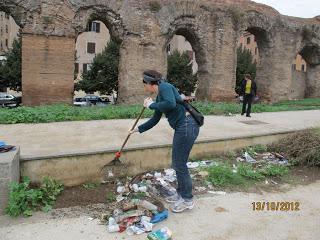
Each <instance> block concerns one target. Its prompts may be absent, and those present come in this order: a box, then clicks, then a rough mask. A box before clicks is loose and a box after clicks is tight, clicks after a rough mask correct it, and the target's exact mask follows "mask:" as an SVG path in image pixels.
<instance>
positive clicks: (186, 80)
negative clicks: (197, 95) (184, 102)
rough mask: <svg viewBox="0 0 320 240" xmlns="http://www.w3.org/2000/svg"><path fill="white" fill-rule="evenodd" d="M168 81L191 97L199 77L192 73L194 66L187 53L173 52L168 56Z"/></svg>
mask: <svg viewBox="0 0 320 240" xmlns="http://www.w3.org/2000/svg"><path fill="white" fill-rule="evenodd" d="M167 78H168V81H169V82H170V83H172V84H173V85H175V86H176V87H177V88H178V89H179V90H180V91H181V92H183V93H184V94H185V95H188V96H189V95H191V93H193V92H194V90H195V88H196V84H197V81H198V77H197V75H196V74H193V72H192V64H191V62H190V58H189V55H188V53H187V52H184V53H182V54H181V53H180V52H179V51H178V50H175V51H173V53H172V54H171V55H169V56H168V74H167Z"/></svg>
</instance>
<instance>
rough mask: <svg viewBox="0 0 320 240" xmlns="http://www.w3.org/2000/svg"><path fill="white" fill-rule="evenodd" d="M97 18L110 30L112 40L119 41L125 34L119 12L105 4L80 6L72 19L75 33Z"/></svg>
mask: <svg viewBox="0 0 320 240" xmlns="http://www.w3.org/2000/svg"><path fill="white" fill-rule="evenodd" d="M94 20H98V21H101V22H103V23H104V24H105V25H106V27H107V28H108V30H109V32H110V37H111V38H112V39H113V40H116V41H118V42H121V41H122V40H123V38H124V35H125V27H124V25H123V22H122V19H121V16H120V14H118V13H116V12H115V11H114V10H112V9H110V8H108V7H106V6H92V7H85V8H80V9H78V11H77V12H76V14H75V17H74V19H73V24H72V25H73V28H74V29H75V32H76V35H77V36H78V35H79V34H80V33H82V32H85V31H86V29H87V25H88V23H90V22H92V21H94Z"/></svg>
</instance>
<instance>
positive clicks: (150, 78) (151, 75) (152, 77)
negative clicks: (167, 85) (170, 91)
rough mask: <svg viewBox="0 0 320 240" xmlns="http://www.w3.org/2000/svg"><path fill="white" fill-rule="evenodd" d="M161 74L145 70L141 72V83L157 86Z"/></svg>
mask: <svg viewBox="0 0 320 240" xmlns="http://www.w3.org/2000/svg"><path fill="white" fill-rule="evenodd" d="M161 79H162V74H161V73H159V72H157V71H155V70H146V71H144V72H143V83H146V84H151V85H159V81H160V80H161Z"/></svg>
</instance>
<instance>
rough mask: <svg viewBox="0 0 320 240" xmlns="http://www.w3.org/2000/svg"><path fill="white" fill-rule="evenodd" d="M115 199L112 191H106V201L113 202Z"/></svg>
mask: <svg viewBox="0 0 320 240" xmlns="http://www.w3.org/2000/svg"><path fill="white" fill-rule="evenodd" d="M116 199H117V197H116V195H115V194H114V193H113V192H107V194H106V200H107V203H113V202H115V201H116Z"/></svg>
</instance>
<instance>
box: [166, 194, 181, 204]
mask: <svg viewBox="0 0 320 240" xmlns="http://www.w3.org/2000/svg"><path fill="white" fill-rule="evenodd" d="M180 199H182V198H181V196H180V195H179V194H178V193H175V194H174V195H172V196H170V197H167V198H166V202H168V203H176V202H178V201H179V200H180Z"/></svg>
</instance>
